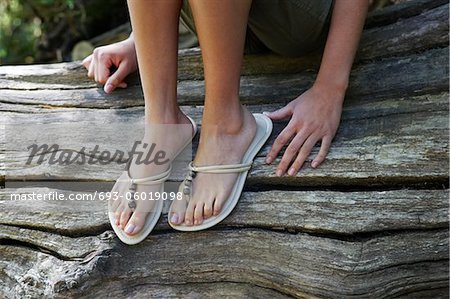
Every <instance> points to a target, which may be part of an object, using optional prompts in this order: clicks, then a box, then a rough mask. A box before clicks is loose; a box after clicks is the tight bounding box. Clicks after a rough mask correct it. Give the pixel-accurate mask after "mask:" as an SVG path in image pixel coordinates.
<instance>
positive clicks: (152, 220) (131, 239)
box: [108, 116, 198, 245]
mask: <svg viewBox="0 0 450 299" xmlns="http://www.w3.org/2000/svg"><path fill="white" fill-rule="evenodd" d="M187 118H188V119H189V121H190V122H191V123H192V127H193V129H194V134H193V135H192V139H194V138H195V136H196V135H197V133H198V129H197V124H196V123H195V121H194V120H193V119H192V118H190V117H189V116H187ZM192 139H191V141H189V142H188V143H187V144H186V145H185V146H183V147H182V148H181V150H180V151H179V152H178V153H177V154H176V155H175V156H178V155H179V154H180V153H181V152H183V150H184V149H185V148H186V146H188V145H189V144H190V143H191V142H192ZM124 174H125V175H126V176H127V177H128V173H127V172H126V171H125V172H124ZM124 174H122V175H124ZM119 180H120V178H119ZM160 192H161V194H162V192H164V183H162V184H161V189H160ZM122 196H125V195H122ZM163 207H164V201H162V200H157V202H156V209H155V211H153V212H149V215H147V218H146V219H145V224H144V227H143V228H142V229H141V230H140V231H139V232H138V233H136V234H134V235H128V234H126V233H125V232H124V231H123V230H122V228H120V227H119V226H117V225H116V222H115V216H114V212H112V211H111V206H110V205H108V217H109V222H110V224H111V227H112V229H113V230H114V232H115V233H116V235H117V237H118V238H119V240H120V241H122V242H123V243H125V244H128V245H136V244H138V243H140V242H142V241H143V240H144V239H145V238H147V237H148V235H149V234H150V233H151V232H152V230H153V228H154V227H155V226H156V224H157V223H158V220H159V218H160V217H161V214H162V211H163Z"/></svg>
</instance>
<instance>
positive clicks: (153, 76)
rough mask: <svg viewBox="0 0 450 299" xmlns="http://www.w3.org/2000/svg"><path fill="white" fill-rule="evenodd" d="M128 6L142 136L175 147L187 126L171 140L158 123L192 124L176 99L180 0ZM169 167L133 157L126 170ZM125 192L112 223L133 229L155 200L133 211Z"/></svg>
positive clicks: (145, 172)
mask: <svg viewBox="0 0 450 299" xmlns="http://www.w3.org/2000/svg"><path fill="white" fill-rule="evenodd" d="M128 6H129V11H130V17H131V24H132V27H133V34H134V40H135V44H136V52H137V59H138V65H139V71H140V77H141V82H142V88H143V92H144V98H145V123H146V129H145V136H144V140H143V142H145V143H147V144H152V143H155V144H156V145H157V146H161V145H163V146H164V147H174V151H175V149H176V148H179V147H181V146H182V144H184V143H185V142H186V141H187V140H189V139H190V138H191V132H190V131H189V132H186V130H184V131H185V133H186V134H184V135H186V136H184V135H183V136H177V137H178V138H176V140H175V141H174V140H172V141H173V144H168V142H167V138H164V134H163V133H162V132H159V131H158V130H164V126H161V125H164V124H190V122H189V120H188V119H187V117H186V116H185V115H184V114H183V113H182V112H181V110H180V109H179V107H178V105H177V55H178V22H179V14H180V9H181V0H129V1H128ZM165 127H170V126H165ZM172 127H173V126H172ZM158 128H159V129H158ZM161 128H162V129H161ZM170 139H172V138H170ZM178 143H179V144H178ZM147 150H148V148H147ZM144 156H145V155H144ZM167 167H168V165H160V166H158V165H154V164H151V165H142V164H141V165H136V164H134V163H131V165H130V174H131V176H132V177H133V178H142V177H147V176H151V175H156V174H159V173H161V172H163V171H165V170H167ZM159 187H160V186H157V185H155V186H140V185H138V188H137V190H136V192H146V193H147V195H148V193H150V192H159ZM119 191H124V190H119ZM141 194H142V193H141ZM123 197H124V198H123V199H120V200H118V201H117V202H116V203H115V204H114V205H113V209H114V211H115V217H116V224H117V225H120V226H121V227H122V229H124V230H125V232H126V233H128V234H135V233H137V232H139V231H140V230H141V229H142V227H143V224H144V223H145V219H146V217H147V215H148V212H150V211H152V207H153V206H154V202H153V201H151V200H143V201H138V202H137V207H136V211H135V212H134V213H131V210H130V209H129V208H128V202H127V200H126V198H125V195H124V196H123ZM130 216H131V217H130Z"/></svg>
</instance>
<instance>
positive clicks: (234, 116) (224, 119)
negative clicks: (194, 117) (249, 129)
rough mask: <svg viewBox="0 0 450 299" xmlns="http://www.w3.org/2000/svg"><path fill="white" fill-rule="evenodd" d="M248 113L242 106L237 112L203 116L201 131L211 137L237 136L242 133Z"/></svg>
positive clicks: (228, 111)
mask: <svg viewBox="0 0 450 299" xmlns="http://www.w3.org/2000/svg"><path fill="white" fill-rule="evenodd" d="M247 114H249V112H248V111H247V110H246V108H245V107H243V106H242V105H240V106H239V108H238V110H234V111H230V110H228V109H227V113H223V112H222V113H221V114H220V115H218V116H216V115H204V116H203V122H202V131H205V133H207V134H208V135H209V134H212V135H238V134H240V133H242V131H243V130H244V128H245V126H246V124H247V122H248V119H247V118H248V115H247Z"/></svg>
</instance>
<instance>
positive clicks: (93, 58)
mask: <svg viewBox="0 0 450 299" xmlns="http://www.w3.org/2000/svg"><path fill="white" fill-rule="evenodd" d="M83 66H84V67H85V68H86V69H88V77H89V78H93V79H95V81H96V82H98V83H100V84H104V85H105V86H104V90H105V92H106V93H110V92H112V91H113V90H114V89H116V88H117V87H120V88H126V87H127V83H125V82H124V79H125V77H126V76H128V75H129V74H130V73H133V72H135V71H136V70H137V59H136V51H135V48H134V40H133V39H132V38H128V39H126V40H124V41H121V42H118V43H115V44H111V45H108V46H104V47H99V48H96V49H95V50H94V53H93V54H91V55H89V56H88V57H86V58H85V59H84V60H83ZM111 67H115V68H116V69H117V70H116V71H115V72H114V73H113V74H111V72H110V69H111Z"/></svg>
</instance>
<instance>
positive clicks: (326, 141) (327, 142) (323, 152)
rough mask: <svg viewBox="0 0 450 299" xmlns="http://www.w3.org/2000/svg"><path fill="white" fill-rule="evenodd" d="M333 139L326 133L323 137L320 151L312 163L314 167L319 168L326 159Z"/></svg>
mask: <svg viewBox="0 0 450 299" xmlns="http://www.w3.org/2000/svg"><path fill="white" fill-rule="evenodd" d="M331 140H332V138H331V137H330V136H329V135H325V136H324V137H323V138H322V145H321V146H320V151H319V153H318V154H317V156H316V157H315V158H314V160H313V161H312V163H311V167H312V168H317V167H318V166H319V165H320V164H322V162H323V161H324V160H325V157H326V156H327V154H328V150H329V149H330V146H331Z"/></svg>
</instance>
